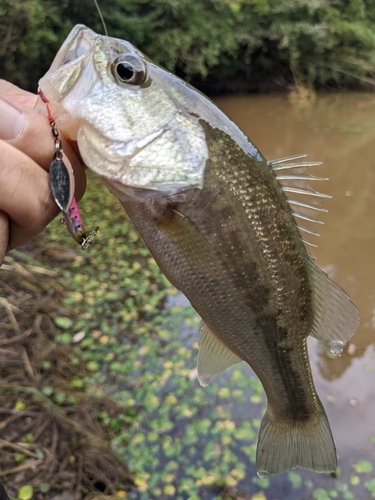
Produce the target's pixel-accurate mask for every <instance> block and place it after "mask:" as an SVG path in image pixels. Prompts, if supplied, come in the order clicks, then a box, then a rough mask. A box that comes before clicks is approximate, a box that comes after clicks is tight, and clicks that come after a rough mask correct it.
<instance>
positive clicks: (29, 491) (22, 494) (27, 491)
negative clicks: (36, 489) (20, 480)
mask: <svg viewBox="0 0 375 500" xmlns="http://www.w3.org/2000/svg"><path fill="white" fill-rule="evenodd" d="M32 496H33V487H32V486H30V485H29V484H27V485H25V486H22V488H20V489H19V490H18V495H17V498H19V500H30V499H31V498H32Z"/></svg>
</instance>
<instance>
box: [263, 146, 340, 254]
mask: <svg viewBox="0 0 375 500" xmlns="http://www.w3.org/2000/svg"><path fill="white" fill-rule="evenodd" d="M306 156H307V155H296V156H288V157H286V158H279V159H277V160H271V161H269V162H267V164H268V165H269V166H270V167H271V168H272V170H273V171H274V173H275V176H276V179H277V180H278V181H279V183H280V185H281V189H282V190H283V192H284V194H285V196H286V198H287V200H288V203H289V205H290V207H291V209H292V214H293V216H294V218H295V220H296V223H297V227H298V229H299V232H300V234H301V238H302V241H303V242H304V243H305V246H306V249H307V251H308V252H309V253H310V250H309V247H317V245H316V244H315V243H313V242H312V241H311V239H312V238H311V237H314V236H319V233H318V232H317V231H316V230H315V224H324V222H322V221H320V220H319V219H318V217H319V215H320V214H321V213H326V212H328V210H326V209H325V208H323V207H322V204H323V202H324V201H325V200H326V199H329V198H331V196H329V195H328V194H324V193H320V192H319V191H316V190H315V189H313V188H312V187H311V186H310V185H309V182H310V181H326V180H328V178H327V177H317V176H315V175H311V174H310V173H309V170H308V169H309V168H310V167H315V166H318V165H321V164H322V162H317V161H313V162H306V161H298V160H302V159H303V158H305V157H306ZM300 219H302V220H303V221H306V222H307V223H308V224H307V225H302V224H301V221H300ZM310 255H311V254H310ZM311 257H312V256H311ZM312 258H313V257H312Z"/></svg>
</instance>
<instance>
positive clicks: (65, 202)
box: [38, 88, 99, 250]
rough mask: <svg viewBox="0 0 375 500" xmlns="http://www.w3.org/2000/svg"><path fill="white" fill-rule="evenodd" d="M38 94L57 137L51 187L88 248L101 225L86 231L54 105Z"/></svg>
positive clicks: (73, 230)
mask: <svg viewBox="0 0 375 500" xmlns="http://www.w3.org/2000/svg"><path fill="white" fill-rule="evenodd" d="M38 95H39V97H40V98H41V100H42V101H43V103H44V104H45V105H46V107H47V118H48V121H49V124H50V126H51V131H52V135H53V137H54V139H55V149H56V151H55V153H54V155H53V157H52V161H51V164H50V171H49V175H50V177H49V179H50V188H51V192H52V196H53V198H54V200H55V203H56V205H57V206H58V207H59V208H60V210H61V211H62V214H63V220H64V222H65V224H66V226H67V228H68V231H69V233H70V235H71V236H72V238H73V239H74V241H76V242H77V243H78V244H79V245H80V246H81V248H82V250H86V249H87V248H89V246H90V245H91V243H92V241H93V239H94V238H95V235H96V233H97V232H98V230H99V227H96V228H95V229H93V230H92V231H90V232H88V233H87V232H86V230H85V227H84V224H83V220H82V216H81V214H80V211H79V209H78V204H77V201H76V199H75V196H74V188H75V179H74V171H73V168H72V165H71V163H70V161H69V160H68V159H67V157H66V155H65V153H64V150H63V147H62V142H61V140H60V139H59V131H58V129H57V127H56V122H55V119H54V117H53V112H52V107H51V104H50V102H49V99H48V98H47V97H46V95H45V94H44V93H43V91H42V90H41V89H40V88H39V89H38Z"/></svg>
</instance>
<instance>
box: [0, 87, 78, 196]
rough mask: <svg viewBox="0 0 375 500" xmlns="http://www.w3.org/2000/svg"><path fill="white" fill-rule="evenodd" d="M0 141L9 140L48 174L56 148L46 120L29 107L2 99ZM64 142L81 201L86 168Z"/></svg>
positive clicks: (4, 95) (3, 96)
mask: <svg viewBox="0 0 375 500" xmlns="http://www.w3.org/2000/svg"><path fill="white" fill-rule="evenodd" d="M0 92H1V85H0ZM0 95H1V94H0ZM11 95H13V94H11ZM0 139H4V140H6V141H7V142H8V143H9V144H11V145H12V146H14V147H15V148H17V149H19V150H20V151H22V152H23V153H25V154H26V155H27V156H29V157H30V158H32V159H33V160H34V161H35V162H36V163H38V164H39V165H40V166H41V167H42V168H43V169H44V170H46V171H48V170H49V167H50V164H51V161H52V157H53V154H54V152H55V147H54V138H53V135H52V132H51V127H50V124H49V122H48V120H47V118H46V117H44V116H42V115H40V114H39V113H37V112H36V111H34V110H32V109H30V108H29V107H27V106H24V105H22V104H20V103H18V102H16V101H15V100H11V99H10V96H9V94H3V95H1V99H0ZM61 140H62V143H63V147H64V151H65V154H66V155H67V157H68V158H69V159H70V162H71V164H72V167H73V171H74V177H75V183H76V192H75V194H76V197H77V198H78V199H80V198H81V197H82V196H83V193H84V190H85V187H86V176H85V172H84V168H83V166H82V164H81V163H80V161H79V160H78V158H77V155H76V154H75V153H74V151H73V149H72V148H71V147H70V145H69V144H68V143H67V142H66V141H64V139H63V137H61Z"/></svg>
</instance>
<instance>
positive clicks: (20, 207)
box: [0, 141, 59, 249]
mask: <svg viewBox="0 0 375 500" xmlns="http://www.w3.org/2000/svg"><path fill="white" fill-rule="evenodd" d="M0 158H1V164H2V165H3V167H2V168H1V167H0V212H5V214H7V215H8V217H9V219H10V225H9V245H8V249H11V248H15V247H17V246H19V245H22V244H24V243H26V242H27V241H29V240H30V239H32V238H33V237H34V236H36V235H37V234H39V233H40V232H41V231H42V230H43V229H44V227H45V226H46V225H47V224H48V223H49V222H50V221H51V220H52V219H53V218H54V217H55V216H56V215H57V213H58V211H59V210H58V208H57V205H56V203H55V201H54V199H53V197H52V194H51V190H50V187H49V175H48V172H46V171H45V170H43V169H42V168H40V167H39V165H38V164H37V163H35V162H34V161H33V160H32V159H31V158H29V157H28V156H26V155H25V154H24V153H23V152H22V151H19V150H18V149H16V148H14V147H13V146H12V145H10V144H9V143H7V142H4V141H0ZM3 230H4V229H3ZM0 241H4V239H0ZM6 241H8V239H7V238H6ZM0 245H2V246H3V245H4V244H3V243H2V244H1V243H0Z"/></svg>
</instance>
